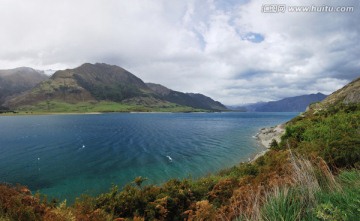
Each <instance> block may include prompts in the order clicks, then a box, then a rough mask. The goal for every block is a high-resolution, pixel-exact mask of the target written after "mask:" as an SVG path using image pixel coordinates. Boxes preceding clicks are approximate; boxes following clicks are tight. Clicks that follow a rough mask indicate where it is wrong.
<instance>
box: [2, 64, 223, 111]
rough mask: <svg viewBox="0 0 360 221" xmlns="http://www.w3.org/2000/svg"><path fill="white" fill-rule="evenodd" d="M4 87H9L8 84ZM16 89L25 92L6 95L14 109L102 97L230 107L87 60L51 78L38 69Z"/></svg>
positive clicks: (118, 100)
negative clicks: (27, 81) (26, 84)
mask: <svg viewBox="0 0 360 221" xmlns="http://www.w3.org/2000/svg"><path fill="white" fill-rule="evenodd" d="M35 72H36V71H35ZM27 73H28V72H26V73H24V74H23V75H28V74H27ZM28 76H29V78H32V76H30V75H28ZM15 85H16V83H15ZM4 88H5V89H6V90H9V88H8V87H5V85H4ZM26 90H27V91H26ZM21 92H22V93H21ZM16 93H17V94H18V93H21V94H20V95H17V96H14V97H11V98H10V99H9V96H7V99H5V98H4V99H3V100H4V102H3V105H4V106H6V107H8V108H11V109H19V108H22V107H23V108H24V107H25V109H26V107H31V106H36V105H38V104H43V103H49V102H63V103H65V104H70V105H73V104H78V103H81V102H87V103H91V104H93V105H96V103H97V102H100V101H110V102H116V103H120V104H124V105H130V106H131V105H135V106H136V105H137V106H144V107H155V106H156V107H164V108H166V107H169V106H171V107H174V106H179V107H180V106H184V107H190V108H193V109H203V110H208V111H224V110H227V108H226V107H225V106H224V105H223V104H221V103H220V102H218V101H214V100H213V99H211V98H209V97H207V96H205V95H202V94H192V93H182V92H178V91H173V90H171V89H168V88H166V87H164V86H162V85H159V84H152V83H148V84H146V83H144V82H143V81H142V80H141V79H140V78H138V77H136V76H135V75H133V74H132V73H130V72H128V71H127V70H125V69H123V68H121V67H118V66H115V65H108V64H99V63H97V64H89V63H86V64H83V65H81V66H80V67H77V68H75V69H67V70H61V71H56V72H55V73H54V74H53V75H52V76H51V77H50V78H48V77H47V76H46V75H44V74H40V73H38V77H37V78H36V79H34V80H33V84H29V85H28V87H26V88H25V87H24V89H23V90H17V92H16ZM147 110H149V109H147Z"/></svg>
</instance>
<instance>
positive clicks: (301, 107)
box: [230, 93, 326, 112]
mask: <svg viewBox="0 0 360 221" xmlns="http://www.w3.org/2000/svg"><path fill="white" fill-rule="evenodd" d="M325 98H326V95H325V94H322V93H317V94H309V95H301V96H296V97H288V98H284V99H281V100H279V101H270V102H259V103H255V104H249V105H244V106H239V107H232V108H230V109H234V110H239V111H249V112H303V111H305V110H306V108H307V107H308V106H309V105H310V104H312V103H315V102H319V101H322V100H324V99H325Z"/></svg>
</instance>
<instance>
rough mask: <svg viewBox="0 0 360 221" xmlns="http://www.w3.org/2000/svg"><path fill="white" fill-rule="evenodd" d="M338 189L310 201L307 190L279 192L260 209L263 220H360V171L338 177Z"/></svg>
mask: <svg viewBox="0 0 360 221" xmlns="http://www.w3.org/2000/svg"><path fill="white" fill-rule="evenodd" d="M336 181H337V183H338V185H339V188H338V189H328V188H327V187H321V188H320V190H319V191H317V192H316V194H315V199H314V200H309V198H308V195H307V194H306V193H304V190H305V192H306V188H307V187H306V186H305V187H304V186H295V187H290V188H287V187H285V188H282V189H277V190H276V191H274V192H271V193H270V194H269V195H268V196H267V197H266V200H265V203H264V204H263V205H262V206H261V208H260V214H261V219H260V220H266V221H277V220H284V221H285V220H309V221H312V220H319V221H320V220H323V221H332V220H333V221H336V220H339V221H340V220H344V221H347V220H348V221H352V220H358V219H359V217H360V171H359V170H356V169H353V170H345V171H342V172H341V173H340V174H339V175H338V176H337V177H336Z"/></svg>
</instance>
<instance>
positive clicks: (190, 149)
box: [0, 113, 298, 202]
mask: <svg viewBox="0 0 360 221" xmlns="http://www.w3.org/2000/svg"><path fill="white" fill-rule="evenodd" d="M297 114H298V113H134V114H131V113H114V114H97V115H89V114H83V115H44V116H2V117H0V134H1V136H0V151H1V154H0V182H7V183H13V184H15V183H21V184H23V185H26V186H28V187H29V188H30V189H31V190H32V191H33V192H35V191H40V192H41V193H44V194H47V195H48V196H50V197H56V198H58V199H60V200H63V199H68V201H70V202H73V200H74V199H75V197H78V196H80V195H81V194H82V193H87V194H92V195H94V194H99V193H102V192H105V191H107V190H108V189H109V188H110V187H111V185H112V184H117V185H119V186H123V185H125V184H126V183H129V182H131V181H132V180H133V179H134V178H135V177H137V176H143V177H147V178H148V180H147V181H146V182H145V184H160V183H162V182H164V181H166V180H167V179H170V178H186V177H192V178H197V177H199V176H204V175H207V174H209V173H214V172H216V171H219V170H220V169H223V168H226V167H230V166H233V165H236V164H238V163H239V162H241V161H248V159H249V158H250V157H253V156H254V155H255V154H256V153H257V152H259V151H261V150H262V149H263V147H261V146H259V144H258V143H257V141H256V140H255V138H254V137H253V136H254V135H255V134H256V133H257V132H258V130H259V129H261V128H263V127H269V126H274V125H277V124H279V123H283V122H286V121H288V120H290V119H291V118H293V117H294V116H296V115H297Z"/></svg>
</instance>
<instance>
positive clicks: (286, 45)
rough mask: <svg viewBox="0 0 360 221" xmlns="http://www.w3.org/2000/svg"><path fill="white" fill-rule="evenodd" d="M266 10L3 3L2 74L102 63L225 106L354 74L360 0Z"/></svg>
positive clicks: (319, 87) (216, 5)
mask: <svg viewBox="0 0 360 221" xmlns="http://www.w3.org/2000/svg"><path fill="white" fill-rule="evenodd" d="M265 3H266V4H276V3H280V4H284V1H280V0H272V1H271V2H265ZM265 3H264V1H263V0H253V1H245V0H244V1H226V3H225V2H224V1H215V0H199V1H193V0H186V1H171V2H169V1H166V0H153V1H147V0H132V1H116V0H107V1H100V0H93V1H90V0H78V1H70V0H54V1H46V0H33V1H31V2H30V1H21V0H0V27H1V32H2V33H3V34H1V35H0V42H1V50H0V68H1V69H4V68H13V67H18V66H30V67H34V68H38V69H63V68H73V67H76V66H79V65H81V64H82V63H84V62H93V63H94V62H105V63H110V64H116V65H119V66H122V67H124V68H126V69H128V70H129V71H131V72H133V73H134V74H135V75H137V76H139V77H140V78H142V79H143V80H144V81H147V82H149V81H150V82H156V83H161V84H164V85H165V86H167V87H169V88H172V89H175V90H180V91H184V92H200V93H204V94H206V95H209V96H211V97H213V98H215V99H217V100H220V101H222V102H223V103H225V104H238V103H246V102H256V101H260V100H276V99H281V98H283V97H288V96H295V95H301V94H307V93H314V92H318V91H320V92H323V93H330V92H332V91H334V90H336V89H338V88H340V87H341V86H343V85H344V84H346V83H347V82H349V81H350V80H351V79H354V78H355V77H358V76H359V68H360V61H359V57H360V56H359V55H360V45H359V44H358V41H359V39H360V26H359V25H358V24H357V22H358V21H359V18H360V14H359V10H360V8H359V3H358V1H356V0H343V1H326V0H316V1H314V0H301V1H296V0H289V1H286V2H285V3H286V4H287V5H288V6H290V5H304V6H306V5H314V4H317V5H350V6H354V7H355V12H353V13H290V12H285V13H262V12H261V7H262V5H263V4H265Z"/></svg>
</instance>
